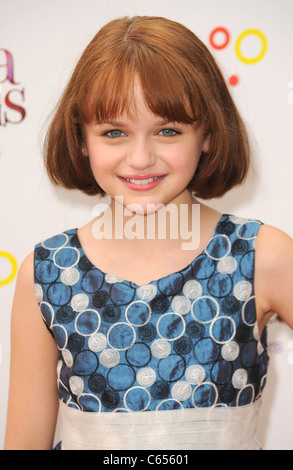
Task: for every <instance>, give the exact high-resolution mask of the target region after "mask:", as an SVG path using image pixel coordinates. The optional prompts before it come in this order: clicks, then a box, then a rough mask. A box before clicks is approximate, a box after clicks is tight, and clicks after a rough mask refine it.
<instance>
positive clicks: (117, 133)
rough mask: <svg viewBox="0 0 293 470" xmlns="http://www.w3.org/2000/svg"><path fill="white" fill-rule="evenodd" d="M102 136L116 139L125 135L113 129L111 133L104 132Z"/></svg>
mask: <svg viewBox="0 0 293 470" xmlns="http://www.w3.org/2000/svg"><path fill="white" fill-rule="evenodd" d="M103 135H106V136H107V137H111V138H112V139H116V138H117V137H122V136H124V135H125V134H124V132H122V131H120V130H119V129H113V130H112V131H107V132H105V133H104V134H103Z"/></svg>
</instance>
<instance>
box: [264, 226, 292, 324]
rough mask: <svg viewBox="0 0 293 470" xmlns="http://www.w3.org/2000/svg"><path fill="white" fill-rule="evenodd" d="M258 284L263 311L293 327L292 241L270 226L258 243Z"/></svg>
mask: <svg viewBox="0 0 293 470" xmlns="http://www.w3.org/2000/svg"><path fill="white" fill-rule="evenodd" d="M255 281H256V293H258V302H259V305H260V309H261V311H262V312H263V313H264V314H265V313H268V312H275V313H277V314H278V315H279V317H280V318H281V319H282V320H284V321H285V322H286V323H288V324H289V325H290V326H291V327H293V314H292V312H291V305H292V302H293V239H292V238H291V237H290V236H289V235H288V234H286V233H285V232H283V231H282V230H280V229H278V228H275V227H272V226H270V225H262V226H261V227H260V229H259V233H258V236H257V239H256V246H255Z"/></svg>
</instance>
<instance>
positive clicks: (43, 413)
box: [5, 253, 58, 450]
mask: <svg viewBox="0 0 293 470" xmlns="http://www.w3.org/2000/svg"><path fill="white" fill-rule="evenodd" d="M57 361H58V350H57V347H56V344H55V342H54V339H53V338H52V336H51V335H50V333H49V332H48V330H47V328H46V326H45V324H44V322H43V320H42V317H41V313H40V311H39V307H38V304H37V300H36V297H35V293H34V280H33V253H32V254H30V255H29V256H28V257H27V258H26V259H25V260H24V262H23V263H22V265H21V267H20V270H19V274H18V278H17V283H16V290H15V297H14V301H13V308H12V319H11V365H10V390H9V402H8V415H7V428H6V439H5V450H29V449H32V450H50V449H52V445H53V438H54V431H55V425H56V419H57V414H58V393H57V382H56V380H57V379H56V366H57Z"/></svg>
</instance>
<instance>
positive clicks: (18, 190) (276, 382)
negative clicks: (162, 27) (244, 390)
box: [0, 0, 293, 450]
mask: <svg viewBox="0 0 293 470" xmlns="http://www.w3.org/2000/svg"><path fill="white" fill-rule="evenodd" d="M133 15H155V16H165V17H167V18H169V19H172V20H176V21H179V22H181V23H183V24H184V25H186V26H187V27H189V28H190V29H191V30H193V31H194V32H195V33H196V34H197V35H198V36H199V37H200V38H201V40H202V41H203V42H204V43H205V44H206V45H207V46H208V47H209V49H210V50H211V52H212V53H213V55H214V57H215V58H216V60H217V61H218V63H219V64H220V66H221V67H222V69H223V73H224V76H225V78H226V80H227V84H228V87H229V89H230V91H231V94H232V96H233V97H234V99H235V101H236V103H237V105H238V107H239V109H240V112H241V114H242V116H243V118H244V120H245V122H246V124H247V127H248V130H249V134H250V138H251V143H252V148H253V157H254V168H253V171H252V172H251V174H250V176H249V178H248V180H247V182H246V183H245V185H244V186H243V187H241V188H237V189H235V190H233V191H231V192H230V193H228V194H227V195H226V196H225V197H223V198H222V199H221V200H212V201H210V205H211V206H212V207H215V208H217V209H219V210H221V211H222V212H229V213H233V214H235V215H238V216H243V217H251V218H257V219H260V220H262V221H263V222H265V223H267V224H270V225H274V226H277V227H279V228H281V229H282V230H284V231H285V232H287V233H288V234H290V235H291V236H293V217H292V215H293V210H292V174H293V2H292V1H291V0H279V1H278V2H276V1H275V0H257V1H255V0H246V1H245V2H244V1H243V0H221V1H218V0H182V1H180V2H177V1H172V0H171V1H170V0H168V1H167V0H160V2H157V1H155V0H148V1H147V2H142V1H137V0H120V1H118V0H108V1H105V2H102V1H100V0H83V2H80V1H76V0H51V1H50V2H48V1H45V0H27V1H26V2H23V1H22V0H10V1H9V2H2V4H1V5H0V224H1V225H0V305H1V308H0V448H3V442H4V434H5V424H6V410H7V399H8V386H9V362H10V315H11V306H12V301H13V293H14V288H15V281H16V276H17V272H18V268H19V266H20V264H21V262H22V260H23V259H24V258H25V256H26V255H27V254H28V253H30V252H31V251H32V250H33V247H34V245H35V244H36V243H37V242H39V241H40V240H43V239H45V238H48V237H49V236H50V235H53V234H55V233H57V232H58V231H62V230H65V229H68V228H72V227H78V226H80V225H82V224H84V223H86V222H87V221H89V220H90V219H91V218H92V217H93V215H94V214H95V210H96V209H95V207H96V205H97V203H98V198H96V197H87V196H85V195H82V194H81V193H79V192H77V191H72V192H71V191H66V190H62V189H56V188H53V187H52V186H51V184H50V183H49V181H48V178H47V175H46V173H45V171H44V167H43V162H42V141H43V138H44V134H45V131H46V126H47V123H48V119H49V117H50V115H51V113H52V111H53V109H54V106H55V104H56V102H57V100H58V98H59V96H60V93H61V92H62V90H63V87H64V86H65V84H66V82H67V79H68V77H69V75H70V73H71V71H72V70H73V68H74V65H75V63H76V61H77V60H78V58H79V56H80V54H81V52H82V51H83V49H84V48H85V46H86V45H87V43H88V42H89V41H90V39H91V38H92V37H93V36H94V34H95V33H96V32H97V30H98V29H100V27H101V26H103V25H104V24H105V23H107V22H108V21H110V20H112V19H114V18H116V17H119V16H133ZM292 308H293V307H292ZM28 327H29V325H28ZM23 334H25V331H24V332H23ZM269 350H270V356H271V363H270V368H269V373H268V377H267V387H266V390H265V393H264V400H263V401H264V403H263V408H262V411H261V416H260V423H259V429H258V434H259V439H260V442H261V444H262V447H263V449H265V450H273V449H276V450H284V449H290V450H292V449H293V332H292V331H291V330H290V329H289V328H288V327H287V326H286V325H284V324H282V323H280V322H278V321H276V320H275V319H273V320H272V321H271V323H270V325H269ZM19 386H20V387H21V384H19Z"/></svg>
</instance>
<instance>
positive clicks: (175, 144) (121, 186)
mask: <svg viewBox="0 0 293 470" xmlns="http://www.w3.org/2000/svg"><path fill="white" fill-rule="evenodd" d="M135 103H136V108H135V109H136V112H135V114H134V117H129V116H128V115H126V114H122V115H120V116H118V117H117V118H116V119H115V120H114V121H111V122H103V123H98V124H95V123H91V124H88V125H85V147H86V149H85V155H86V156H87V157H88V158H89V160H90V165H91V169H92V172H93V175H94V177H95V179H96V181H97V183H98V185H99V186H100V187H101V188H102V189H103V190H104V191H105V193H106V194H108V195H110V196H111V198H112V200H114V198H115V196H122V197H123V199H122V201H123V205H124V206H125V207H126V206H128V205H130V204H136V205H137V204H138V205H139V207H140V208H141V209H140V212H141V213H144V214H146V212H147V205H150V204H152V205H159V204H163V205H167V204H169V203H176V204H182V203H189V202H190V200H191V199H190V193H189V191H188V190H187V189H186V188H187V185H188V183H189V182H190V180H191V179H192V177H193V175H194V173H195V171H196V168H197V165H198V162H199V158H200V155H201V153H202V151H205V152H206V151H207V150H208V141H207V140H204V138H203V129H202V128H201V127H197V126H196V124H186V123H180V122H166V121H164V119H162V118H161V117H160V116H157V115H155V114H153V113H152V111H151V110H150V109H149V108H148V107H147V105H146V103H145V100H144V97H143V93H142V91H141V88H140V87H139V86H136V89H135ZM149 208H150V206H149Z"/></svg>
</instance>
